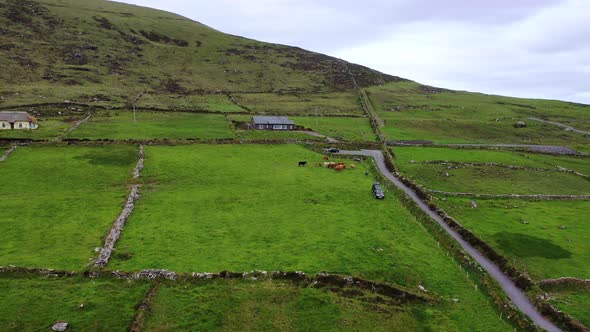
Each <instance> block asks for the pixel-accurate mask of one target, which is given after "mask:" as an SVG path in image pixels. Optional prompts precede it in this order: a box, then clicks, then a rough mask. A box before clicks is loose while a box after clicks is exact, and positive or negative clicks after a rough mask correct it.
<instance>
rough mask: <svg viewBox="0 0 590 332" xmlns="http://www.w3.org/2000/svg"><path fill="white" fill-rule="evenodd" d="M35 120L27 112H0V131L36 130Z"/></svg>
mask: <svg viewBox="0 0 590 332" xmlns="http://www.w3.org/2000/svg"><path fill="white" fill-rule="evenodd" d="M38 127H39V126H38V125H37V120H36V119H35V118H34V117H32V116H30V115H29V113H27V112H0V130H11V129H16V130H19V129H37V128H38Z"/></svg>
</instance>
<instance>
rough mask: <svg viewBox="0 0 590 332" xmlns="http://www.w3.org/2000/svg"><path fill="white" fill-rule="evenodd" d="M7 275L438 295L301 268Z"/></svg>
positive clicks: (400, 296)
mask: <svg viewBox="0 0 590 332" xmlns="http://www.w3.org/2000/svg"><path fill="white" fill-rule="evenodd" d="M2 275H4V276H7V277H32V276H37V277H42V278H75V277H83V278H88V279H98V278H101V279H108V278H113V279H118V280H143V281H151V282H164V281H166V282H177V283H183V282H198V281H209V280H247V281H290V282H292V283H295V284H299V285H300V286H301V287H314V288H328V289H330V288H333V287H336V288H356V289H362V290H365V291H369V292H372V293H375V294H379V295H382V296H386V297H389V298H392V299H396V300H398V301H400V302H421V303H425V304H430V305H434V304H436V303H437V302H438V299H437V298H435V297H433V296H432V295H429V294H426V293H424V292H422V291H411V290H408V289H406V288H405V287H402V286H398V285H393V284H390V283H383V282H376V281H371V280H367V279H362V278H357V277H353V276H348V275H340V274H332V273H327V272H318V273H316V274H307V273H305V272H302V271H259V270H256V271H248V272H231V271H221V272H218V273H213V272H187V273H183V272H174V271H169V270H158V269H148V270H141V271H138V272H125V271H112V270H89V271H66V270H53V269H41V268H25V267H15V266H8V267H3V266H0V276H2Z"/></svg>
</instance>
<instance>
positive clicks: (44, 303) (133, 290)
mask: <svg viewBox="0 0 590 332" xmlns="http://www.w3.org/2000/svg"><path fill="white" fill-rule="evenodd" d="M147 286H148V285H147V284H145V283H140V282H127V281H109V280H81V279H78V278H68V279H53V280H52V279H41V278H39V279H29V278H14V279H13V278H7V277H0V292H1V293H2V296H0V326H1V328H0V329H1V330H2V331H15V332H17V331H48V330H50V328H51V326H52V325H53V324H55V323H56V322H58V321H67V322H68V323H69V324H70V326H69V329H68V331H126V330H127V328H128V327H129V325H130V323H131V321H132V319H133V314H134V312H135V308H134V307H135V305H136V304H137V303H139V302H140V300H141V298H142V297H143V294H144V293H145V292H146V290H147ZM81 305H83V307H81Z"/></svg>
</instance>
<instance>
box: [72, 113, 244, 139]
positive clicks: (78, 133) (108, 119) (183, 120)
mask: <svg viewBox="0 0 590 332" xmlns="http://www.w3.org/2000/svg"><path fill="white" fill-rule="evenodd" d="M68 137H70V138H80V139H83V138H87V139H114V140H126V139H138V140H142V139H144V140H145V139H164V138H168V139H216V138H232V137H233V133H232V131H231V129H230V124H229V122H228V121H227V120H226V119H225V117H224V116H223V115H217V114H196V113H188V112H148V111H138V112H136V114H135V116H134V115H133V112H132V111H110V112H97V113H96V114H94V115H93V117H92V119H90V121H88V122H86V123H84V124H83V125H81V126H80V127H79V128H78V129H76V130H74V131H72V133H71V134H70V135H69V136H68Z"/></svg>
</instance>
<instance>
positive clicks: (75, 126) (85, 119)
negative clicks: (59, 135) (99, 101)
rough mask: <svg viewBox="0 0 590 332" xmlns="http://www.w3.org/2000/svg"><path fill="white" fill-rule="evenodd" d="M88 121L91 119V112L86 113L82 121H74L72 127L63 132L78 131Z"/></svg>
mask: <svg viewBox="0 0 590 332" xmlns="http://www.w3.org/2000/svg"><path fill="white" fill-rule="evenodd" d="M90 119H92V112H88V115H87V116H86V117H85V118H84V119H82V120H80V121H76V123H75V124H74V125H73V126H71V127H70V128H68V129H66V130H65V132H66V133H71V132H72V131H74V130H76V129H78V128H79V127H80V126H81V125H83V124H84V123H86V122H88V121H89V120H90Z"/></svg>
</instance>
